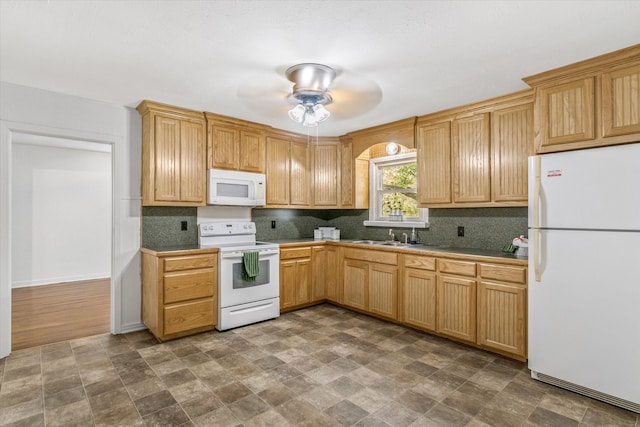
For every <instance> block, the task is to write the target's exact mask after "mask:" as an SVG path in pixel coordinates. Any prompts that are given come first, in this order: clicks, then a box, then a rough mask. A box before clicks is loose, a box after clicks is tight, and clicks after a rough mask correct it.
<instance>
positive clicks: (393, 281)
mask: <svg viewBox="0 0 640 427" xmlns="http://www.w3.org/2000/svg"><path fill="white" fill-rule="evenodd" d="M368 299H369V311H370V312H371V313H374V314H378V315H381V316H385V317H388V318H391V319H394V320H395V319H398V267H396V266H394V265H385V264H369V298H368Z"/></svg>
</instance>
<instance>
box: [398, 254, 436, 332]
mask: <svg viewBox="0 0 640 427" xmlns="http://www.w3.org/2000/svg"><path fill="white" fill-rule="evenodd" d="M435 270H436V259H435V258H434V257H430V256H416V255H405V256H404V278H403V281H402V292H401V294H402V309H401V318H400V320H401V321H402V323H404V324H407V325H410V326H414V327H416V328H419V329H423V330H427V331H434V332H435V330H436V309H437V307H436V273H435Z"/></svg>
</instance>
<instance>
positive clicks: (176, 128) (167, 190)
mask: <svg viewBox="0 0 640 427" xmlns="http://www.w3.org/2000/svg"><path fill="white" fill-rule="evenodd" d="M154 122H155V123H154V125H155V126H154V127H155V129H154V135H155V142H154V156H153V159H152V162H153V164H154V171H155V182H154V191H155V193H154V200H155V201H162V202H172V201H173V202H178V201H180V162H177V161H176V159H180V120H177V119H173V118H169V117H164V116H160V115H157V116H155V120H154Z"/></svg>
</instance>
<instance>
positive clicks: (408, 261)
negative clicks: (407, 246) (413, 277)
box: [404, 255, 436, 271]
mask: <svg viewBox="0 0 640 427" xmlns="http://www.w3.org/2000/svg"><path fill="white" fill-rule="evenodd" d="M404 266H405V267H411V268H419V269H420V270H431V271H435V269H436V259H435V258H434V257H430V256H415V255H405V256H404Z"/></svg>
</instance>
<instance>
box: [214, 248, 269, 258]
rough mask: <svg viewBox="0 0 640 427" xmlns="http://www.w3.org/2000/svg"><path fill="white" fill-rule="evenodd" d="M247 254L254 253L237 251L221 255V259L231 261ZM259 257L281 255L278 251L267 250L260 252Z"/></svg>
mask: <svg viewBox="0 0 640 427" xmlns="http://www.w3.org/2000/svg"><path fill="white" fill-rule="evenodd" d="M245 252H253V251H250V250H249V251H237V252H224V253H221V254H220V258H222V259H230V258H242V256H243V255H244V253H245ZM258 253H259V256H264V255H277V254H278V253H280V251H279V250H278V249H265V250H262V251H258Z"/></svg>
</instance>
